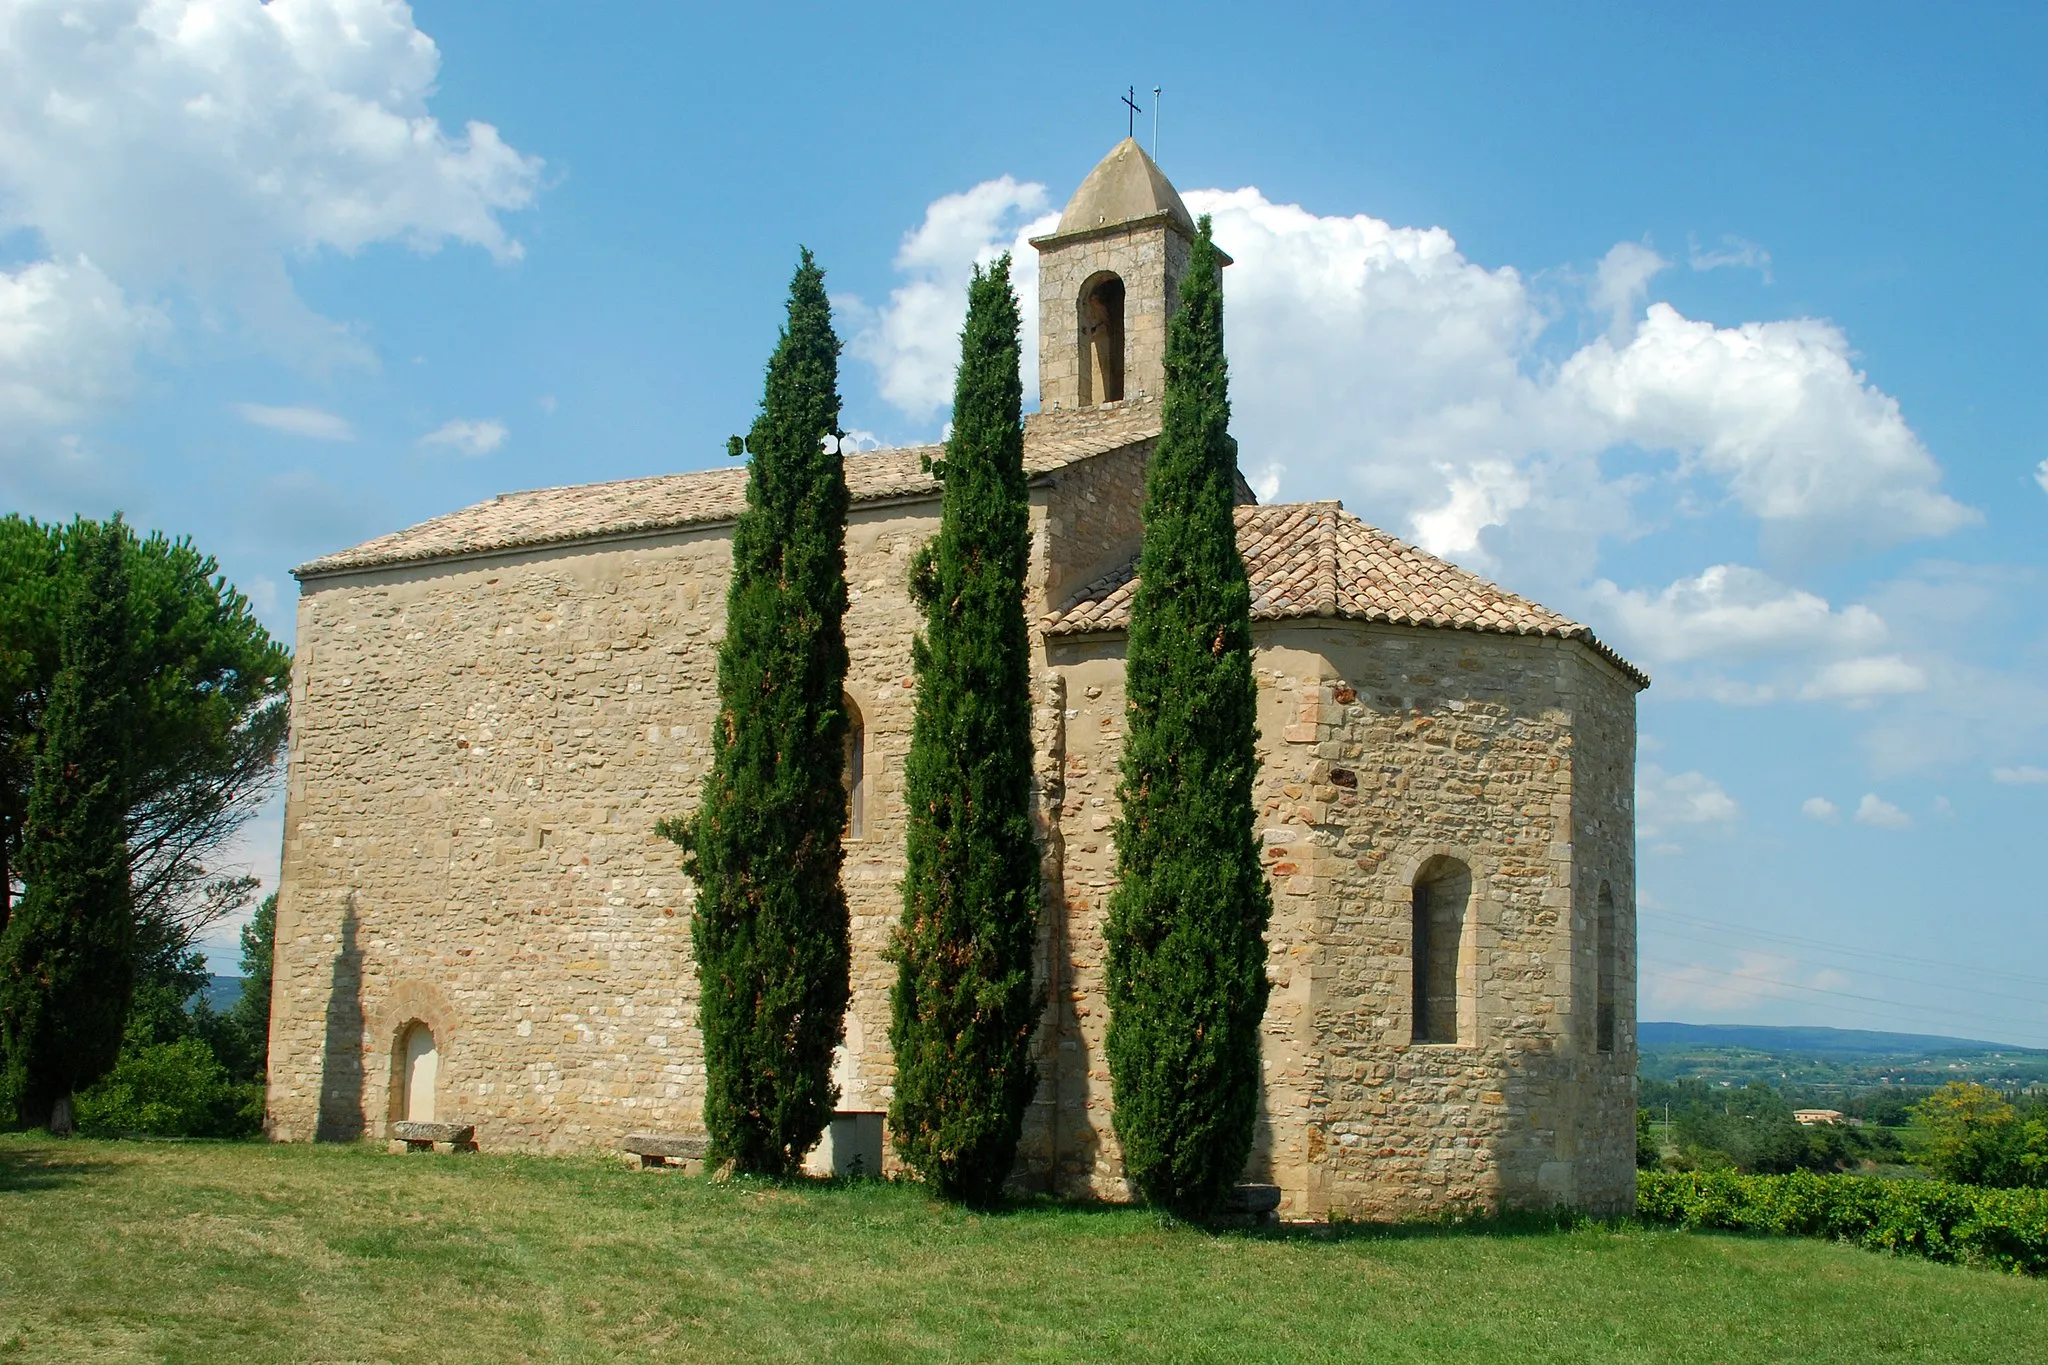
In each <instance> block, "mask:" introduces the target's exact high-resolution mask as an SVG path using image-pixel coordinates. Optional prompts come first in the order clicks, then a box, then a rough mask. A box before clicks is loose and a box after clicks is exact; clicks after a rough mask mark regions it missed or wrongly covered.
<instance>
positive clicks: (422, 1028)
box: [398, 1019, 441, 1123]
mask: <svg viewBox="0 0 2048 1365" xmlns="http://www.w3.org/2000/svg"><path fill="white" fill-rule="evenodd" d="M440 1071H441V1053H440V1049H439V1048H437V1047H436V1046H435V1045H434V1031H433V1030H432V1029H430V1028H428V1027H427V1026H426V1025H425V1024H423V1023H421V1022H420V1021H419V1020H417V1019H415V1020H414V1021H413V1022H412V1023H410V1024H408V1025H406V1028H405V1032H404V1033H403V1034H402V1035H401V1036H400V1039H399V1059H398V1076H399V1084H400V1087H401V1094H400V1098H399V1117H400V1118H402V1119H404V1120H405V1121H406V1122H408V1123H432V1122H434V1083H435V1081H436V1080H437V1079H438V1078H439V1076H440Z"/></svg>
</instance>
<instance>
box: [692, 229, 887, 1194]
mask: <svg viewBox="0 0 2048 1365" xmlns="http://www.w3.org/2000/svg"><path fill="white" fill-rule="evenodd" d="M840 434H841V433H840V431H839V339H838V338H837V337H836V336H834V335H833V332H832V312H831V307H830V305H829V304H828V303H827V302H826V299H825V274H824V272H823V271H822V270H820V269H819V268H818V266H817V264H816V263H815V262H814V261H813V260H812V259H811V253H810V252H809V251H805V252H804V253H803V259H802V262H801V264H799V266H798V267H797V271H796V276H795V278H794V279H793V280H792V281H791V282H790V289H789V314H788V321H787V323H786V325H785V326H784V327H783V329H782V333H781V337H780V340H779V341H778V342H777V344H776V347H775V353H774V355H773V356H772V357H771V358H770V359H769V362H768V382H767V389H766V392H765V394H764V396H763V398H762V400H761V411H760V415H759V416H758V417H756V418H755V420H754V424H753V428H752V430H751V431H750V432H749V434H748V435H747V437H746V439H745V440H744V441H742V440H741V439H740V438H739V437H737V436H735V437H734V438H733V441H732V446H733V452H734V453H735V454H737V453H739V451H740V450H741V449H744V450H745V451H746V452H747V453H748V454H749V455H750V456H751V459H750V460H749V462H748V465H747V503H746V509H745V510H744V511H743V512H741V513H740V516H739V519H738V521H737V522H736V523H735V524H734V526H733V535H732V582H731V585H730V587H729V589H728V591H727V593H726V604H725V623H726V624H725V641H724V643H723V644H722V645H721V646H720V647H719V651H718V698H719V721H718V726H717V728H716V730H715V731H714V732H713V739H712V754H713V756H712V766H711V771H710V772H709V773H708V774H707V775H706V776H705V779H704V790H703V797H702V799H701V801H700V803H699V805H698V808H697V812H696V814H695V816H694V817H693V818H692V819H690V820H688V821H678V820H672V821H664V822H663V823H662V825H661V826H660V829H661V832H662V833H663V834H665V835H667V836H668V837H670V838H672V839H674V840H675V841H676V842H677V843H678V844H680V845H682V846H683V848H684V850H685V858H684V867H685V869H686V870H687V871H688V872H689V874H690V877H691V879H692V880H693V881H694V882H695V883H696V886H697V902H696V910H695V914H694V916H693V918H692V921H691V933H692V937H693V940H694V942H695V945H696V955H697V981H698V986H699V991H700V996H699V1011H700V1018H701V1021H702V1025H703V1033H704V1064H705V1069H706V1072H707V1073H708V1074H707V1083H706V1088H705V1098H704V1122H705V1126H706V1127H707V1128H708V1129H709V1130H710V1135H711V1155H712V1159H713V1160H716V1161H724V1160H727V1159H729V1160H731V1161H732V1162H733V1164H734V1168H735V1169H736V1170H739V1171H742V1172H753V1173H758V1174H764V1175H777V1176H779V1175H787V1174H789V1173H790V1172H791V1171H793V1170H794V1169H796V1167H797V1165H798V1163H799V1162H800V1161H801V1160H802V1158H803V1154H804V1153H805V1152H806V1151H808V1150H809V1149H810V1148H811V1146H812V1145H813V1144H814V1143H815V1142H816V1141H817V1139H818V1135H819V1134H820V1133H822V1132H823V1131H824V1128H825V1124H826V1123H827V1122H829V1121H830V1119H831V1116H832V1109H833V1105H834V1103H835V1102H836V1100H837V1098H838V1095H837V1091H836V1089H835V1087H834V1086H833V1083H832V1051H833V1049H834V1048H835V1047H836V1046H838V1043H839V1039H840V1031H841V1028H842V1026H843V1024H844V1021H845V1014H846V999H847V992H848V983H847V968H848V958H849V954H850V945H849V940H848V924H847V912H846V895H845V892H844V891H843V890H842V889H841V887H840V883H839V868H840V862H841V859H842V853H841V848H840V833H841V830H842V828H843V827H844V824H845V820H846V790H845V787H844V785H843V773H844V767H845V755H844V753H843V746H844V744H845V741H846V727H847V718H846V712H845V708H844V704H843V693H842V691H841V689H842V687H843V685H844V682H845V679H846V635H845V629H844V617H845V614H846V549H845V538H846V508H847V493H846V470H845V466H844V463H843V461H842V459H841V457H840V455H839V453H838V450H839V443H838V437H839V436H840Z"/></svg>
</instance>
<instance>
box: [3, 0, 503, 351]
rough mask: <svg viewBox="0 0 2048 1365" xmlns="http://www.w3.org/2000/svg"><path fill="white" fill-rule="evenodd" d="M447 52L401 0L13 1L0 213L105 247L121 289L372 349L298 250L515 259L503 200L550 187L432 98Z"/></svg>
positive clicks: (307, 339)
mask: <svg viewBox="0 0 2048 1365" xmlns="http://www.w3.org/2000/svg"><path fill="white" fill-rule="evenodd" d="M439 68H440V53H439V51H438V49H436V47H435V46H434V42H433V40H432V39H431V38H429V37H427V35H426V34H424V33H422V32H420V31H419V29H418V28H417V27H416V26H415V24H414V22H413V15H412V11H411V10H410V8H408V7H407V6H406V5H405V4H403V3H400V2H399V0H271V2H270V3H267V4H265V3H259V0H13V3H10V4H8V5H6V6H5V8H4V10H0V232H8V231H27V232H29V233H32V234H33V235H34V237H35V238H36V239H38V240H40V242H41V243H42V247H43V249H44V250H45V251H46V252H47V253H48V260H47V261H46V262H45V263H44V264H45V265H49V266H52V267H57V268H61V269H76V268H78V266H77V265H74V264H72V263H78V262H80V259H81V258H85V259H86V260H90V261H91V262H92V263H93V266H94V268H96V269H97V270H99V271H103V272H104V274H105V277H106V278H107V279H108V280H110V281H113V282H115V283H116V284H117V285H118V289H119V291H120V292H121V293H123V294H125V295H126V296H127V297H128V298H131V299H141V300H144V301H146V302H147V303H148V304H150V305H151V306H154V305H155V303H156V302H157V301H158V300H159V299H160V298H162V297H164V296H166V295H171V294H176V295H181V296H183V297H185V298H188V299H190V300H193V301H194V302H196V303H197V304H198V306H199V309H200V311H201V313H202V315H204V316H207V317H208V318H214V319H219V318H226V319H232V320H235V321H237V322H239V323H240V324H241V326H242V327H243V328H244V329H245V330H246V331H247V332H248V333H249V334H250V335H251V336H253V337H255V338H257V339H260V341H261V342H262V343H263V344H264V345H265V346H266V347H267V348H268V349H270V350H271V351H272V352H273V353H282V354H284V355H286V356H287V358H292V359H296V360H299V361H302V362H308V363H322V364H324V363H328V362H331V361H334V360H337V359H344V360H349V359H352V360H365V359H367V358H368V352H367V351H366V350H365V349H364V348H363V347H362V345H361V343H360V342H359V341H358V340H356V339H355V338H353V337H352V336H350V335H349V334H348V332H347V330H346V329H345V328H342V327H338V326H336V325H335V324H333V323H330V322H328V321H326V320H325V319H322V318H319V317H317V316H316V315H314V314H313V313H312V312H311V310H309V309H308V308H307V307H306V306H305V305H304V304H303V303H302V302H301V301H300V300H299V298H298V295H297V293H296V290H295V289H294V287H293V284H292V280H291V276H290V271H289V262H290V261H291V260H292V259H294V258H296V257H299V256H303V255H305V254H306V253H309V252H316V251H321V250H332V251H339V252H343V253H350V252H355V251H358V250H360V249H361V248H363V247H365V246H367V245H369V244H371V243H373V242H382V241H398V242H403V243H405V244H407V245H409V246H411V247H413V248H415V249H419V250H432V249H434V248H435V247H437V246H438V245H440V244H441V243H443V242H448V241H454V242H462V243H468V244H471V245H475V246H478V247H481V248H482V249H484V250H485V251H487V252H489V253H490V254H491V255H493V256H494V257H496V258H498V259H500V260H510V259H513V258H516V257H517V256H518V255H519V254H520V247H519V243H518V242H517V241H516V240H515V239H513V238H512V237H511V236H510V235H509V234H508V233H507V231H506V229H505V226H504V224H503V221H502V215H503V214H504V213H506V212H508V211H511V210H516V209H520V208H524V207H526V206H527V205H528V204H530V203H531V202H532V200H533V197H534V195H535V193H536V191H537V189H538V187H539V181H540V171H541V163H540V162H539V161H538V160H537V159H536V158H533V157H530V156H526V155H523V154H521V153H520V152H518V151H515V150H514V149H513V148H512V147H510V146H508V145H507V144H506V143H505V142H504V140H503V139H502V138H501V137H500V136H499V135H498V132H497V130H496V129H495V128H494V127H492V126H491V125H489V124H487V123H478V122H472V123H469V124H467V125H466V126H465V127H463V128H462V129H461V130H459V131H451V130H449V129H447V128H445V127H443V126H442V124H441V123H440V121H439V120H438V119H436V118H435V117H434V115H433V114H432V113H431V112H430V111H429V108H428V102H429V100H430V98H431V96H432V95H433V92H434V83H435V79H436V76H437V73H438V71H439ZM106 316H111V315H110V314H108V315H103V316H102V317H101V318H99V319H94V318H83V319H81V320H80V321H79V323H78V325H79V326H81V327H84V328H86V329H87V330H88V331H90V330H91V329H93V328H101V329H102V330H104V328H105V326H106V325H107V324H106V321H105V317H106ZM84 345H85V343H84V342H82V341H74V342H69V343H66V344H65V345H64V346H63V347H62V349H64V350H66V351H76V350H78V349H80V348H81V347H82V346H84ZM6 363H7V362H6V361H5V360H4V359H0V365H4V364H6ZM11 379H12V376H10V375H6V374H4V373H0V388H4V387H6V386H7V385H8V384H9V383H10V381H11Z"/></svg>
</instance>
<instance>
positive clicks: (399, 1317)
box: [0, 1135, 2048, 1365]
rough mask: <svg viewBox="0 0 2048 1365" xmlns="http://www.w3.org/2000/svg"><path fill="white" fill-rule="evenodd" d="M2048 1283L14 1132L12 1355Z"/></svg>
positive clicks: (1351, 1340) (1013, 1340) (1412, 1321)
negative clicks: (975, 1207)
mask: <svg viewBox="0 0 2048 1365" xmlns="http://www.w3.org/2000/svg"><path fill="white" fill-rule="evenodd" d="M2043 1340H2048V1283H2044V1282H2042V1281H2038V1280H2021V1279H2014V1278H2010V1277H2006V1276H2001V1275H1996V1274H1992V1273H1989V1272H1985V1271H1977V1270H1963V1269H1955V1268H1951V1267H1944V1266H1937V1265H1930V1264H1926V1263H1923V1262H1919V1261H1911V1260H1892V1259H1888V1258H1885V1257H1882V1256H1877V1255H1872V1254H1870V1253H1867V1252H1860V1251H1854V1250H1850V1249H1847V1248H1842V1247H1836V1246H1830V1245H1825V1244H1821V1243H1816V1242H1800V1241H1775V1240H1760V1239H1745V1238H1737V1237H1724V1236H1708V1235H1698V1234H1687V1233H1678V1232H1667V1231H1652V1230H1648V1229H1643V1228H1638V1227H1633V1226H1629V1227H1621V1228H1581V1229H1575V1230H1570V1231H1555V1230H1534V1229H1532V1230H1528V1231H1522V1232H1512V1231H1505V1230H1495V1231H1492V1232H1489V1233H1471V1232H1466V1233H1454V1232H1441V1231H1419V1230H1408V1231H1390V1230H1378V1231H1362V1230H1352V1231H1350V1232H1349V1233H1348V1235H1344V1236H1338V1237H1332V1236H1331V1235H1329V1234H1328V1233H1324V1234H1322V1235H1320V1236H1312V1235H1306V1234H1255V1233H1226V1234H1213V1235H1212V1234H1209V1233H1204V1232H1202V1231H1199V1230H1196V1229H1191V1228H1187V1227H1178V1226H1169V1225H1165V1224H1162V1223H1161V1222H1160V1220H1158V1219H1157V1218H1155V1217H1153V1216H1152V1215H1149V1214H1146V1213H1144V1212H1139V1211H1131V1210H1089V1209H1074V1208H1053V1207H1043V1208H1032V1209H1027V1210H1024V1211H1020V1212H1015V1213H1009V1214H1004V1215H1001V1216H995V1217H978V1216H974V1215H970V1214H965V1213H961V1212H958V1211H954V1210H949V1209H944V1208H940V1207H938V1206H935V1205H934V1204H932V1203H931V1202H930V1201H929V1200H928V1199H926V1198H925V1197H924V1195H923V1194H922V1193H921V1192H920V1191H918V1190H917V1189H915V1188H909V1187H902V1186H891V1185H882V1184H872V1183H869V1184H853V1185H824V1184H819V1185H811V1186H796V1187H777V1186H768V1185H758V1184H753V1183H750V1182H733V1183H728V1184H719V1183H715V1182H712V1181H708V1180H701V1179H694V1178H690V1177H685V1176H681V1175H674V1174H655V1173H641V1172H635V1171H628V1170H625V1169H624V1168H622V1167H619V1166H616V1165H613V1164H609V1163H602V1162H597V1161H572V1160H554V1159H544V1158H520V1157H498V1156H468V1157H460V1156H431V1157H430V1156H409V1157H395V1156H386V1155H384V1154H383V1153H382V1152H381V1151H372V1150H369V1149H367V1148H340V1147H307V1146H292V1147H270V1146H264V1145H262V1144H256V1143H250V1144H207V1143H141V1142H131V1143H100V1142H88V1141H83V1140H77V1141H71V1142H62V1143H60V1142H55V1141H51V1140H48V1139H42V1138H33V1137H25V1136H18V1135H17V1136H6V1137H0V1361H16V1360H28V1361H66V1362H73V1361H128V1360H136V1361H141V1360H150V1361H155V1360H165V1361H195V1362H205V1363H206V1365H225V1362H241V1361H393V1362H404V1361H420V1362H428V1361H431V1362H435V1365H443V1363H444V1362H454V1361H486V1360H489V1361H501V1360H514V1361H516V1360H573V1361H585V1360H588V1361H599V1360H616V1359H622V1358H624V1359H636V1358H645V1359H661V1360H789V1361H799V1360H801V1361H818V1360H831V1361H842V1360H844V1361H863V1360H956V1359H958V1360H993V1359H1025V1360H1084V1359H1126V1360H1219V1361H1221V1360H1229V1361H1243V1360H1273V1361H1281V1360H1287V1361H1294V1360H1373V1361H1378V1360H1386V1361H1467V1360H1470V1361H1494V1360H1499V1361H1513V1362H1517V1365H1529V1363H1530V1362H1537V1361H1567V1360H1569V1361H1583V1360H1634V1361H1645V1360H1655V1361H1702V1362H1705V1361H1714V1362H1720V1361H1749V1360H1755V1361H1766V1360H1768V1361H1785V1360H1858V1361H1871V1360H1916V1361H1920V1360H1957V1361H1989V1360H2005V1359H2021V1358H2025V1357H2026V1356H2027V1354H2028V1353H2029V1352H2030V1351H2032V1350H2033V1349H2035V1348H2034V1347H2033V1346H2029V1345H2027V1344H2026V1343H2030V1342H2031V1343H2035V1344H2036V1345H2038V1343H2040V1342H2041V1341H2043Z"/></svg>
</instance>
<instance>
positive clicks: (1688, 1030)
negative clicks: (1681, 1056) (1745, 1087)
mask: <svg viewBox="0 0 2048 1365" xmlns="http://www.w3.org/2000/svg"><path fill="white" fill-rule="evenodd" d="M1636 1046H1637V1047H1638V1048H1639V1049H1640V1050H1641V1051H1644V1052H1649V1051H1652V1050H1656V1051H1664V1050H1667V1049H1671V1048H1687V1049H1691V1048H1723V1047H1728V1048H1748V1049H1751V1050H1753V1051H1756V1052H1774V1053H1793V1054H1799V1055H1804V1056H1810V1057H1845V1058H1846V1057H1899V1056H1904V1055H1907V1054H1918V1055H1920V1056H1922V1057H1980V1056H1982V1055H1983V1054H1985V1053H1987V1052H1998V1053H2003V1054H2005V1055H2006V1056H2020V1057H2044V1058H2048V1049H2043V1048H2031V1047H2014V1046H2013V1045H2012V1044H2010V1043H1987V1042H1983V1041H1980V1040H1977V1039H1971V1038H1943V1037H1939V1036H1936V1035H1934V1034H1926V1033H1879V1032H1875V1031H1873V1030H1870V1029H1860V1028H1774V1027H1771V1026H1769V1025H1764V1024H1673V1023H1641V1024H1637V1025H1636Z"/></svg>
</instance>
